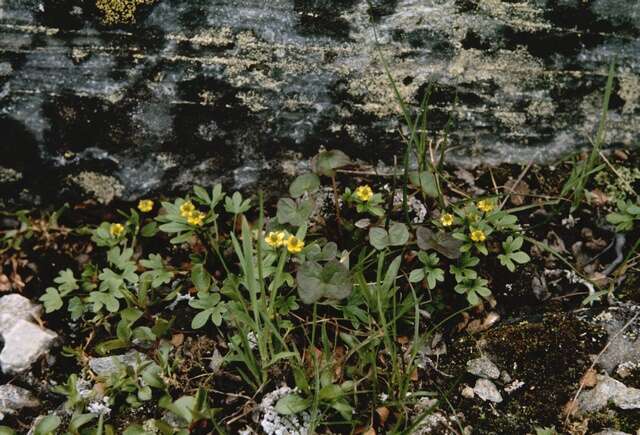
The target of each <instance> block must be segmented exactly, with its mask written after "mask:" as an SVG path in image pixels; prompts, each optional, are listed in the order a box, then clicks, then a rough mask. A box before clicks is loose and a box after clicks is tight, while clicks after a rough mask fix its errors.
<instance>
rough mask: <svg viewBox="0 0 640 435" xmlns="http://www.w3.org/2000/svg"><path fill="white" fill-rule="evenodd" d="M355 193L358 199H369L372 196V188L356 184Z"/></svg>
mask: <svg viewBox="0 0 640 435" xmlns="http://www.w3.org/2000/svg"><path fill="white" fill-rule="evenodd" d="M355 194H356V197H358V199H359V200H360V201H365V202H366V201H369V200H370V199H371V197H372V196H373V190H371V188H370V187H369V186H367V185H366V184H365V185H364V186H358V188H357V189H356V192H355Z"/></svg>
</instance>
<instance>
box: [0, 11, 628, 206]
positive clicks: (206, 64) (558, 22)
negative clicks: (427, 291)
mask: <svg viewBox="0 0 640 435" xmlns="http://www.w3.org/2000/svg"><path fill="white" fill-rule="evenodd" d="M102 17H103V16H102V15H101V12H100V11H99V10H98V9H96V7H95V3H94V2H93V1H90V0H84V1H83V0H64V1H53V0H26V1H25V0H5V1H4V2H3V3H2V4H1V5H0V34H1V35H0V89H1V91H0V98H1V100H0V127H1V130H2V132H3V136H4V139H3V141H2V143H1V144H0V155H2V156H3V157H2V159H1V160H0V166H2V169H0V186H4V191H5V196H7V192H9V193H11V194H13V195H12V196H15V192H16V190H18V189H22V188H24V187H28V188H30V189H31V190H32V191H35V192H37V193H39V194H40V195H41V196H43V197H44V198H45V199H48V198H49V197H50V196H45V195H43V194H46V193H47V192H48V193H53V194H54V196H55V197H64V196H65V195H67V194H69V195H71V194H73V195H76V194H82V195H85V196H90V197H94V198H97V200H99V201H102V202H105V203H106V202H109V201H111V200H112V199H114V198H125V199H134V198H137V197H139V196H141V195H145V194H148V193H149V192H152V191H155V190H159V189H162V190H163V191H165V192H166V191H169V190H172V189H181V188H184V186H185V185H187V184H189V183H191V182H194V181H195V182H201V183H205V184H207V183H210V182H212V181H214V180H218V179H221V180H223V181H226V182H228V183H229V184H234V185H235V186H236V187H246V186H248V185H251V184H254V183H256V182H258V181H259V180H267V178H268V177H266V175H267V174H279V173H282V172H283V168H295V165H291V164H289V163H290V162H291V161H298V159H302V160H303V161H304V158H306V157H309V156H310V155H312V154H314V153H315V152H316V151H317V149H318V147H319V146H321V145H324V146H327V147H337V148H341V149H343V150H345V151H347V152H348V153H349V154H351V155H352V156H354V157H359V158H362V159H364V160H365V161H368V162H370V163H374V164H375V163H377V162H378V161H379V160H383V161H386V162H391V159H392V156H393V155H394V154H397V153H398V152H399V151H400V150H401V147H402V145H401V142H400V136H399V134H398V133H397V129H398V127H399V120H400V117H399V116H398V106H397V104H396V103H395V101H394V92H393V90H392V88H391V86H389V82H388V79H387V77H386V74H385V71H384V67H383V63H382V62H381V60H380V59H381V57H380V55H382V56H383V57H384V59H386V61H387V62H388V64H389V66H390V73H391V75H392V76H393V77H394V79H395V80H396V82H397V85H398V90H399V92H400V93H401V94H402V95H403V96H404V97H405V98H406V99H407V101H408V102H409V103H411V104H413V105H417V104H418V103H419V102H420V101H422V99H423V97H424V96H425V95H427V94H429V100H428V101H429V107H430V115H429V128H430V130H431V131H432V132H434V134H435V132H442V130H443V129H445V128H446V126H447V125H448V122H449V120H450V119H451V122H452V123H451V128H450V129H449V141H450V145H451V147H452V152H451V154H450V158H452V159H457V160H458V161H462V162H464V161H466V162H475V163H477V162H482V161H485V162H497V161H505V160H519V161H528V160H529V159H531V158H538V159H542V158H545V159H550V158H553V157H554V156H558V155H560V154H562V153H564V152H567V151H570V150H575V149H578V148H580V147H582V146H585V145H588V144H589V139H588V138H589V136H590V135H592V134H593V132H594V129H595V126H596V124H597V119H598V116H599V112H600V106H601V95H602V91H603V88H604V84H605V80H606V72H607V66H608V64H609V63H610V62H611V60H612V59H613V58H614V57H616V58H617V64H616V73H617V77H616V80H615V87H614V95H613V98H612V101H611V113H610V120H611V122H610V129H609V133H608V135H607V143H608V144H614V145H625V146H632V145H635V144H636V143H637V142H638V137H639V133H640V125H638V123H637V122H633V120H634V119H636V118H637V116H638V115H639V114H640V79H638V76H639V74H638V73H639V72H640V63H639V62H638V60H637V59H638V55H639V54H640V45H639V43H638V41H639V40H640V38H638V36H640V6H639V5H638V3H637V2H636V1H635V0H589V1H586V2H584V1H577V0H563V1H560V2H558V1H555V0H554V1H551V0H523V1H519V2H511V1H502V0H374V1H371V2H368V1H365V0H272V1H269V2H264V1H261V0H260V1H258V0H217V1H203V0H174V1H169V0H159V1H157V2H155V3H154V4H153V5H147V6H141V7H140V8H138V11H136V20H137V21H136V22H135V23H134V24H122V25H109V26H107V25H105V24H104V23H103V22H102ZM372 22H374V23H375V29H377V33H374V26H372V24H371V23H372ZM376 38H377V39H378V41H379V42H380V50H377V48H376V44H375V41H376ZM436 138H437V139H442V133H440V134H436ZM303 164H304V163H303ZM269 180H270V182H275V183H277V181H273V180H277V177H272V178H269ZM0 188H1V187H0Z"/></svg>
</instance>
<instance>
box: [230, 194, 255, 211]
mask: <svg viewBox="0 0 640 435" xmlns="http://www.w3.org/2000/svg"><path fill="white" fill-rule="evenodd" d="M250 208H251V200H250V199H245V200H243V199H242V194H241V193H240V192H234V194H233V196H227V197H226V198H225V200H224V209H225V210H226V211H227V212H228V213H232V214H234V215H238V214H241V213H244V212H246V211H248V210H249V209H250Z"/></svg>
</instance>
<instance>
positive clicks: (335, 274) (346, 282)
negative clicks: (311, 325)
mask: <svg viewBox="0 0 640 435" xmlns="http://www.w3.org/2000/svg"><path fill="white" fill-rule="evenodd" d="M296 280H297V282H298V294H299V295H300V299H301V300H302V302H304V303H305V304H312V303H314V302H316V301H318V300H320V299H321V298H323V297H325V298H328V299H344V298H346V297H347V296H349V294H351V289H352V288H353V282H352V281H351V276H350V274H349V270H348V269H347V268H346V267H345V266H344V265H343V264H342V263H340V262H339V261H337V260H332V261H330V262H328V263H326V264H325V265H324V266H321V265H320V264H318V263H316V262H315V261H307V262H305V263H304V264H303V265H302V266H300V268H299V269H298V273H297V275H296Z"/></svg>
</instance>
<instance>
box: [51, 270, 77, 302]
mask: <svg viewBox="0 0 640 435" xmlns="http://www.w3.org/2000/svg"><path fill="white" fill-rule="evenodd" d="M53 281H54V282H55V283H56V284H58V290H60V293H61V294H62V296H65V295H67V294H69V293H71V292H72V291H74V290H77V289H78V288H79V287H78V282H77V281H76V278H75V277H74V276H73V271H72V270H71V269H66V270H61V271H60V273H59V275H58V276H57V277H56V278H55V279H54V280H53Z"/></svg>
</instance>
